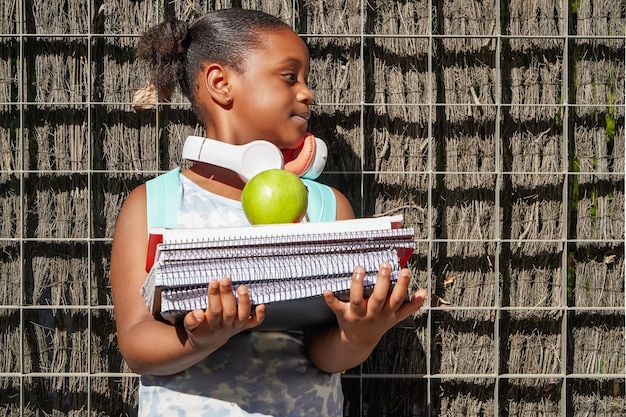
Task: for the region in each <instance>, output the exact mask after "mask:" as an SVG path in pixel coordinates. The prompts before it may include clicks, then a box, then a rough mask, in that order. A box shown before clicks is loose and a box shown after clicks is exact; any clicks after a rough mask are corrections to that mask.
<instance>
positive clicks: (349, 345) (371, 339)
mask: <svg viewBox="0 0 626 417" xmlns="http://www.w3.org/2000/svg"><path fill="white" fill-rule="evenodd" d="M336 196H337V220H343V219H349V218H353V217H354V214H353V212H352V208H351V207H350V204H349V202H348V201H347V199H346V198H345V196H343V195H342V194H340V193H338V192H336ZM390 275H391V266H390V265H389V264H388V263H383V264H382V265H381V267H380V269H379V271H378V277H377V281H376V284H375V286H374V289H373V291H372V294H371V295H370V296H369V298H364V296H363V294H364V287H363V279H364V276H365V271H364V269H363V268H362V267H357V268H356V269H355V271H354V274H353V276H352V284H351V285H350V300H349V301H348V302H342V301H340V300H338V299H337V298H335V296H334V295H333V293H332V292H331V291H326V292H325V293H324V298H325V300H326V303H327V304H328V306H329V307H330V308H331V309H332V310H333V312H334V313H335V315H336V316H337V321H338V325H337V326H333V327H331V328H328V329H324V330H321V331H317V332H310V333H308V334H307V339H306V341H307V342H306V347H307V352H308V355H309V359H310V360H311V362H312V363H313V364H314V365H315V366H316V367H317V368H319V369H320V370H322V371H326V372H341V371H345V370H347V369H350V368H353V367H355V366H357V365H359V364H360V363H362V362H363V361H365V360H366V359H367V358H368V357H369V355H370V354H371V353H372V351H373V350H374V348H375V347H376V345H377V344H378V342H379V341H380V339H381V338H382V336H383V335H384V334H385V333H386V332H387V331H388V330H389V329H391V328H392V327H393V326H394V325H396V324H397V323H399V322H400V321H402V320H404V319H405V318H407V317H408V316H410V315H411V314H413V313H415V312H416V311H417V310H419V309H420V308H421V306H422V303H423V301H424V299H425V298H426V291H425V290H420V291H418V292H417V293H415V294H414V295H413V296H412V297H411V299H410V300H409V301H406V294H407V292H408V290H409V285H410V281H411V274H410V272H409V270H408V269H406V268H405V269H403V270H402V271H400V273H399V275H398V281H397V282H396V284H395V286H394V287H393V289H392V290H391V292H390V289H391V282H390Z"/></svg>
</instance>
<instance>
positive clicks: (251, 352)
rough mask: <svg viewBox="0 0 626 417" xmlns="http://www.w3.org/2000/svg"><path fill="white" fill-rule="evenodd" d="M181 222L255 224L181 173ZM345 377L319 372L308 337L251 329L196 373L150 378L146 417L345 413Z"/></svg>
mask: <svg viewBox="0 0 626 417" xmlns="http://www.w3.org/2000/svg"><path fill="white" fill-rule="evenodd" d="M181 183H182V187H183V192H182V197H181V198H182V201H181V206H180V207H181V208H180V213H179V225H180V226H181V227H219V226H227V225H233V226H236V225H248V221H247V220H246V218H245V215H244V214H243V210H242V209H241V204H240V203H239V202H238V201H234V200H229V199H226V198H223V197H220V196H217V195H214V194H211V193H209V192H207V191H205V190H203V189H201V188H200V187H198V186H197V185H195V184H194V183H193V182H191V181H189V180H188V179H186V178H185V177H184V176H181ZM342 409H343V395H342V393H341V381H340V377H339V375H338V374H327V373H324V372H321V371H319V370H318V369H317V368H315V367H314V366H313V365H312V364H311V363H310V362H309V361H308V359H307V357H306V355H305V352H304V343H303V335H302V333H301V332H290V333H283V332H245V333H241V334H239V335H237V336H235V337H233V338H231V340H229V341H228V343H226V344H225V345H224V346H223V347H221V348H220V349H219V350H217V351H216V352H214V353H213V354H211V355H209V356H208V357H207V358H205V359H204V360H203V361H201V362H200V363H198V364H196V365H194V366H192V367H191V368H189V369H187V370H185V371H183V372H181V373H178V374H175V375H170V376H151V375H143V376H142V377H141V384H140V390H139V415H140V416H151V417H154V416H161V415H163V416H172V415H176V416H187V415H190V416H194V417H195V416H203V415H207V416H213V417H214V416H225V417H231V416H274V417H288V416H289V417H290V416H307V417H316V416H332V417H340V416H342V415H343V410H342Z"/></svg>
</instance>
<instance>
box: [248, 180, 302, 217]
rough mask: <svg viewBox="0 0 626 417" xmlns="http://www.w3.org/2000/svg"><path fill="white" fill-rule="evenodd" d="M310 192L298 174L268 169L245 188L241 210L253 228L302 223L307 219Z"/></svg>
mask: <svg viewBox="0 0 626 417" xmlns="http://www.w3.org/2000/svg"><path fill="white" fill-rule="evenodd" d="M307 204H308V191H307V189H306V187H305V185H304V183H303V182H302V180H301V179H300V177H298V176H297V175H296V174H294V173H291V172H289V171H285V170H282V169H268V170H266V171H262V172H260V173H258V174H256V175H255V176H254V177H252V178H251V179H250V181H248V182H247V183H246V185H245V186H244V187H243V191H242V192H241V206H242V207H243V212H244V213H245V215H246V217H247V218H248V221H249V222H250V223H251V224H254V225H256V224H273V223H298V222H300V220H302V218H303V217H304V215H305V213H306V209H307Z"/></svg>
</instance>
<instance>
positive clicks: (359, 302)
mask: <svg viewBox="0 0 626 417" xmlns="http://www.w3.org/2000/svg"><path fill="white" fill-rule="evenodd" d="M364 279H365V268H363V267H362V266H357V267H356V268H354V273H353V274H352V283H351V284H350V309H351V310H352V311H353V312H354V313H355V314H357V315H359V316H364V315H365V313H367V308H366V303H365V299H364V298H363V280H364Z"/></svg>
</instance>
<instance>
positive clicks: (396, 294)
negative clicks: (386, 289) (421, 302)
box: [389, 268, 411, 311]
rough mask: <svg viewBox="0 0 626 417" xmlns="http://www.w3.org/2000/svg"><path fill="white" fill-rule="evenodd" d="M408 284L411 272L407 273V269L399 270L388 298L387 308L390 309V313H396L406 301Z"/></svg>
mask: <svg viewBox="0 0 626 417" xmlns="http://www.w3.org/2000/svg"><path fill="white" fill-rule="evenodd" d="M410 283H411V271H409V269H408V268H403V269H401V270H400V273H399V274H398V280H397V282H396V284H395V286H394V287H393V290H392V291H391V296H390V297H389V308H391V310H392V311H396V310H397V309H398V308H400V306H401V305H402V304H403V303H404V302H405V301H406V300H407V294H408V292H409V284H410Z"/></svg>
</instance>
